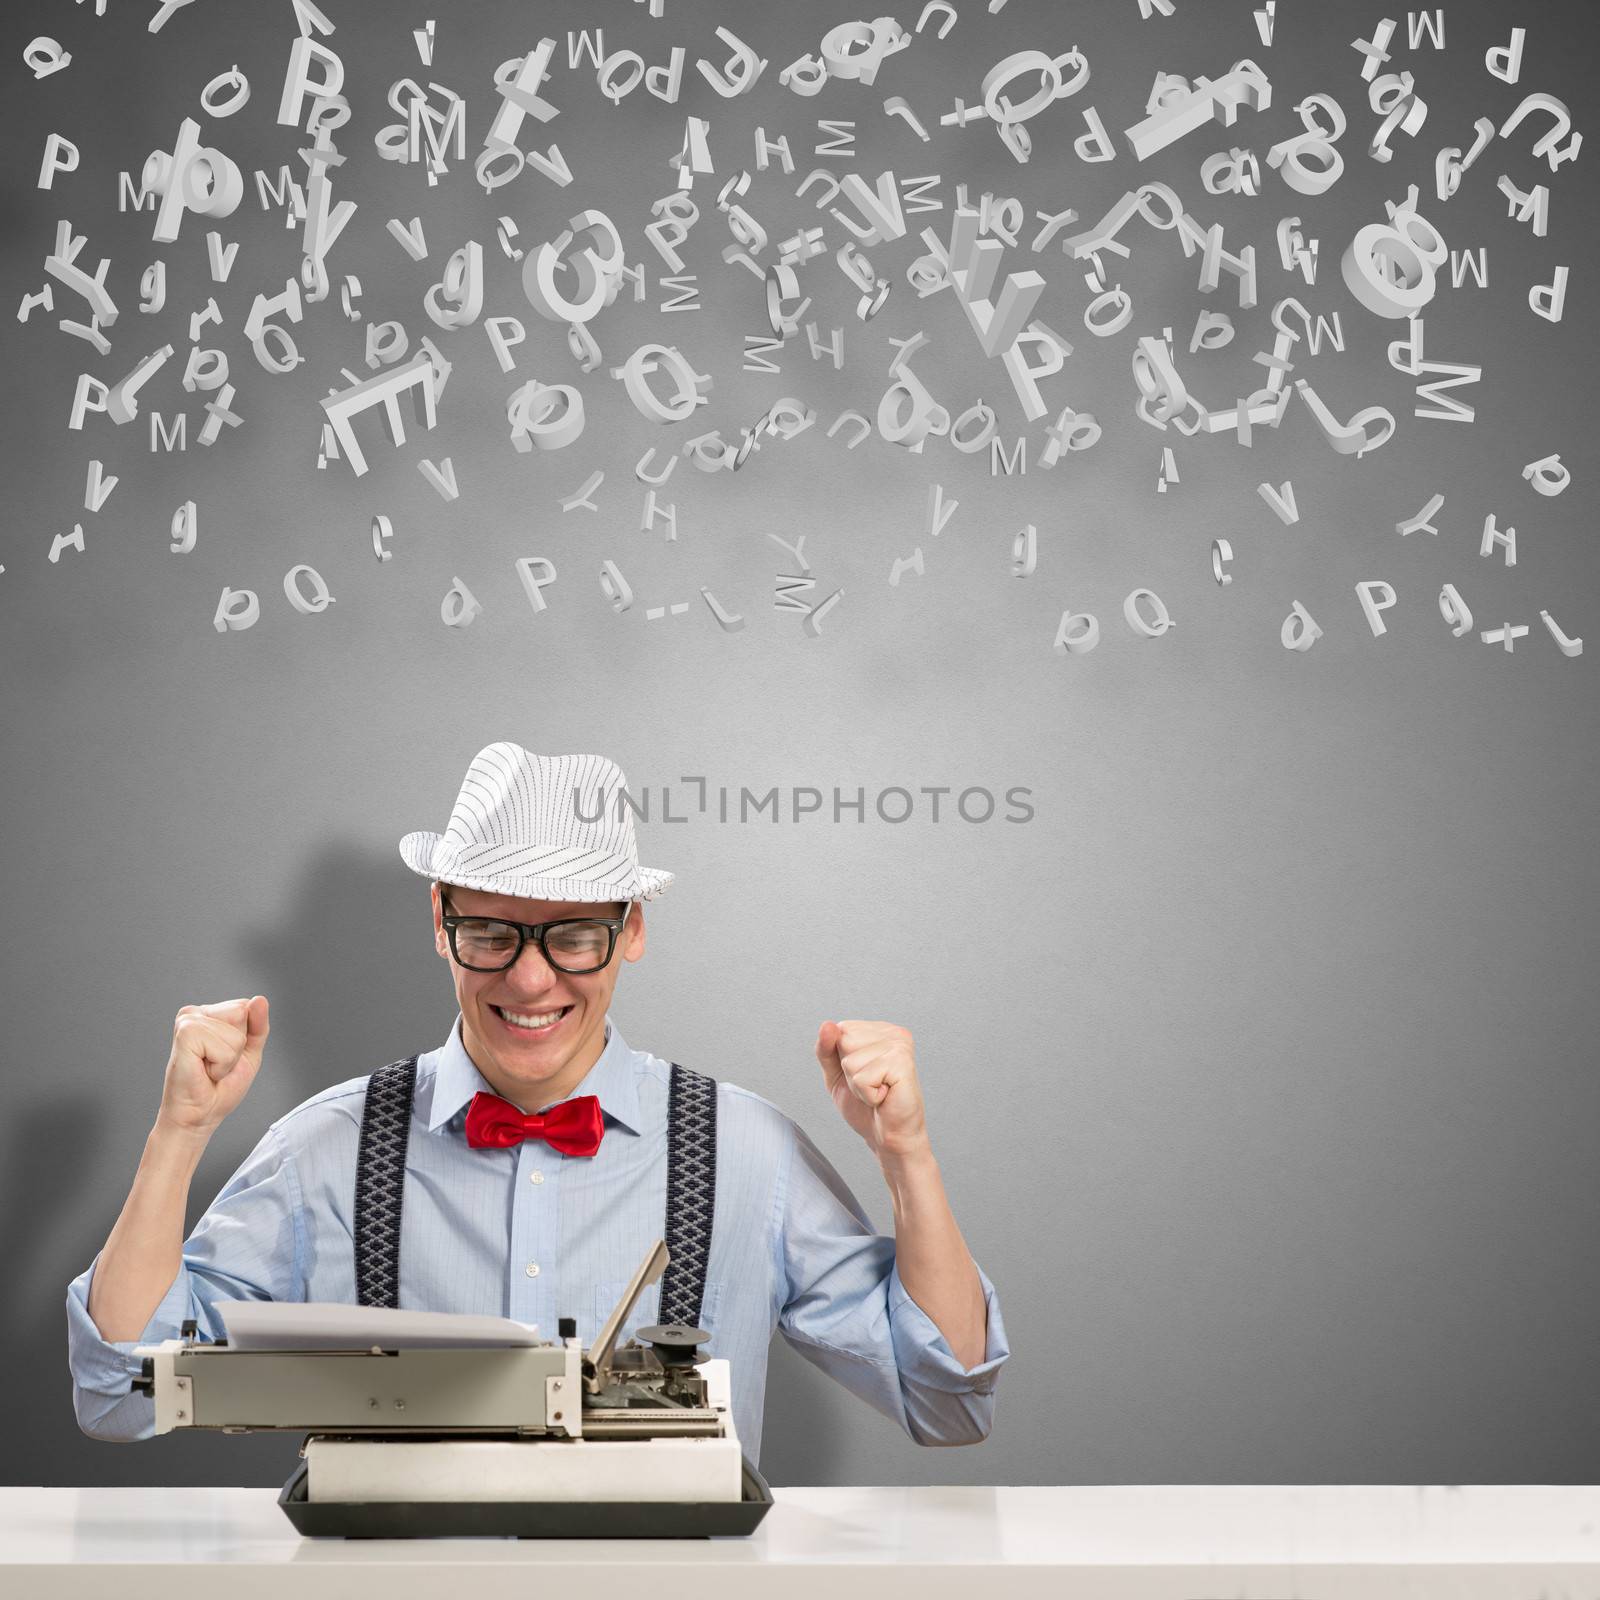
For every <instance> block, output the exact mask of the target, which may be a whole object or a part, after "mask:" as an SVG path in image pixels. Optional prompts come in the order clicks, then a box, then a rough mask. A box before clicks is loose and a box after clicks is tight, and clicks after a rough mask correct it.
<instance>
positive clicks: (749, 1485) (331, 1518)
mask: <svg viewBox="0 0 1600 1600" xmlns="http://www.w3.org/2000/svg"><path fill="white" fill-rule="evenodd" d="M306 1475H307V1466H306V1463H305V1462H304V1461H301V1462H299V1463H298V1464H297V1465H296V1467H295V1470H294V1471H293V1472H292V1473H291V1474H290V1475H289V1481H288V1482H287V1483H285V1484H284V1486H283V1489H282V1490H281V1491H280V1493H279V1495H278V1504H279V1505H280V1506H282V1507H283V1510H284V1515H285V1516H287V1517H288V1519H289V1520H290V1522H292V1523H293V1524H294V1525H295V1528H296V1529H297V1530H298V1531H299V1532H300V1533H301V1534H303V1535H304V1536H305V1537H307V1538H311V1539H475V1538H503V1539H710V1538H718V1537H729V1536H742V1535H748V1534H752V1533H754V1532H755V1531H756V1527H757V1525H758V1524H759V1523H760V1521H761V1519H762V1518H763V1517H764V1516H766V1514H767V1512H768V1511H769V1510H771V1508H772V1490H771V1489H770V1488H769V1487H768V1486H767V1480H766V1479H765V1478H763V1477H762V1476H761V1474H760V1473H759V1472H758V1471H757V1470H756V1469H755V1468H754V1467H753V1466H751V1465H750V1463H749V1461H748V1460H746V1461H745V1462H744V1498H743V1499H741V1500H737V1501H734V1500H704V1501H672V1500H667V1501H661V1500H642V1501H641V1500H630V1501H622V1500H607V1501H566V1500H564V1501H548V1500H547V1501H519V1500H492V1501H483V1500H431V1501H426V1502H419V1501H412V1500H383V1501H379V1500H352V1501H337V1500H327V1501H311V1500H307V1499H306Z"/></svg>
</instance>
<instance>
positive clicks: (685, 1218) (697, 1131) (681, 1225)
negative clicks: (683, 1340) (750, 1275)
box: [658, 1061, 717, 1328]
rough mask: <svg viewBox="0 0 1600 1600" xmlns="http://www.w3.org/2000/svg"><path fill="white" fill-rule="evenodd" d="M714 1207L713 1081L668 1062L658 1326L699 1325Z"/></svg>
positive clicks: (715, 1126)
mask: <svg viewBox="0 0 1600 1600" xmlns="http://www.w3.org/2000/svg"><path fill="white" fill-rule="evenodd" d="M716 1204H717V1080H716V1079H715V1078H707V1077H704V1076H703V1075H702V1074H700V1073H698V1072H691V1071H689V1069H688V1068H687V1067H680V1066H679V1065H678V1063H677V1062H676V1061H674V1062H673V1063H672V1081H671V1084H670V1086H669V1088H668V1090H667V1227H666V1233H665V1235H664V1237H665V1238H666V1241H667V1255H668V1258H669V1259H668V1261H667V1270H666V1271H665V1272H664V1273H663V1274H662V1276H661V1302H660V1304H661V1311H660V1316H659V1318H658V1320H659V1321H661V1322H681V1323H683V1324H684V1325H685V1326H687V1327H690V1328H693V1327H697V1326H698V1325H699V1321H700V1302H701V1299H702V1297H703V1296H704V1294H705V1289H706V1261H707V1259H708V1258H709V1256H710V1254H711V1220H712V1215H713V1213H714V1212H715V1210H716Z"/></svg>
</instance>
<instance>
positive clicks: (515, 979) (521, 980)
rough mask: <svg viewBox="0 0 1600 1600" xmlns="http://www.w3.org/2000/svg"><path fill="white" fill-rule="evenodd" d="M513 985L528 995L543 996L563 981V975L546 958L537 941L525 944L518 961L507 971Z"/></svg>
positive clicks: (525, 942) (526, 941) (533, 940)
mask: <svg viewBox="0 0 1600 1600" xmlns="http://www.w3.org/2000/svg"><path fill="white" fill-rule="evenodd" d="M506 976H507V977H508V978H509V979H510V980H511V982H512V984H513V985H514V986H515V987H516V988H518V989H520V990H522V991H523V992H524V993H526V994H541V993H543V992H544V990H546V989H549V988H551V987H553V986H554V985H555V984H557V983H559V982H560V981H561V974H560V973H559V972H557V971H556V969H555V968H554V967H552V966H551V965H550V963H549V962H548V961H546V960H545V958H544V951H542V950H541V949H540V948H539V941H538V940H537V939H528V940H525V941H524V942H523V946H522V949H521V950H520V951H519V952H518V954H517V959H516V960H515V961H514V962H513V963H512V964H511V966H510V967H509V968H508V969H507V973H506Z"/></svg>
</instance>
